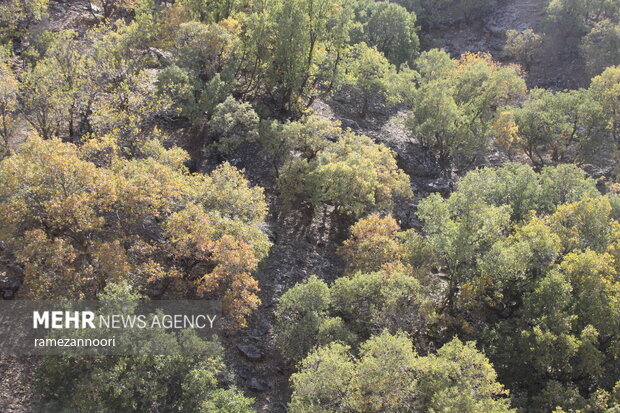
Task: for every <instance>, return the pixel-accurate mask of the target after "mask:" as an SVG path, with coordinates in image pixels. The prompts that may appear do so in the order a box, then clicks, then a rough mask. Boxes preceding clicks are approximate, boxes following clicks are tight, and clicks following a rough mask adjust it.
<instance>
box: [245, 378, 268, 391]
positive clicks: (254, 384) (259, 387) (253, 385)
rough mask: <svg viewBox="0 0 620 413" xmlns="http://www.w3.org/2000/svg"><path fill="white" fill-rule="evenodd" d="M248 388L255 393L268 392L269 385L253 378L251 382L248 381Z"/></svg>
mask: <svg viewBox="0 0 620 413" xmlns="http://www.w3.org/2000/svg"><path fill="white" fill-rule="evenodd" d="M247 387H248V389H250V390H252V391H255V392H264V391H267V390H268V387H267V385H266V384H265V383H263V382H262V381H261V380H259V379H257V378H256V377H252V378H250V380H248V382H247Z"/></svg>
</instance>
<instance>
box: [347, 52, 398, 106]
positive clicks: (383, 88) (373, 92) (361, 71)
mask: <svg viewBox="0 0 620 413" xmlns="http://www.w3.org/2000/svg"><path fill="white" fill-rule="evenodd" d="M352 55H353V56H352V57H351V62H350V63H349V65H348V68H347V69H348V72H349V75H350V77H351V80H350V82H351V83H352V84H353V86H354V87H355V88H357V89H358V90H359V92H360V94H361V95H362V96H361V99H360V100H361V105H360V109H359V113H360V116H361V117H363V118H365V117H366V115H367V114H368V108H369V104H370V102H371V100H373V99H381V98H386V97H387V92H388V85H387V81H388V74H389V73H390V71H393V70H394V69H393V68H392V67H391V66H390V64H389V63H388V61H387V59H386V58H385V57H384V56H383V54H381V52H379V51H378V50H377V49H375V48H371V47H368V46H367V45H366V43H360V44H358V45H356V46H355V48H354V49H353V52H352Z"/></svg>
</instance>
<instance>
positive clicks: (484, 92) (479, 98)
mask: <svg viewBox="0 0 620 413" xmlns="http://www.w3.org/2000/svg"><path fill="white" fill-rule="evenodd" d="M442 55H443V56H442ZM418 66H419V70H420V74H421V79H420V85H419V87H418V89H417V90H416V91H415V92H414V97H413V111H412V114H411V115H410V117H409V119H408V121H407V126H408V129H409V130H410V132H411V135H412V137H413V138H414V139H416V140H418V141H419V142H420V143H421V144H422V145H424V146H426V147H428V148H431V149H433V150H434V151H435V153H436V156H437V158H438V161H439V164H440V166H441V168H442V169H443V171H444V173H447V174H449V173H450V169H451V166H452V163H453V161H455V160H457V158H460V159H462V160H465V161H467V164H469V165H471V164H473V162H475V160H476V158H477V157H479V156H480V155H482V154H483V153H484V152H485V151H486V149H487V147H488V145H489V133H488V132H489V129H490V127H491V125H492V121H493V120H494V118H495V113H496V108H497V107H498V106H502V105H506V104H509V103H511V102H516V101H517V100H518V99H519V97H520V96H522V95H523V94H524V93H525V83H524V81H523V79H522V78H521V77H520V76H519V75H518V73H517V71H516V69H515V68H514V67H510V66H507V67H502V66H500V65H498V64H497V63H495V62H493V61H492V60H491V58H490V56H488V55H481V54H465V55H463V56H461V59H460V60H459V61H458V62H452V61H450V60H449V58H448V56H447V54H446V53H445V52H429V53H423V54H422V56H421V57H420V59H419V63H418Z"/></svg>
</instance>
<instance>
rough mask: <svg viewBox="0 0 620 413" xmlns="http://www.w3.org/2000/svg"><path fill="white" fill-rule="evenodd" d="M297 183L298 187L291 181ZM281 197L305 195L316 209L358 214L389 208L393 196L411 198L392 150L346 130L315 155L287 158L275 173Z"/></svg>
mask: <svg viewBox="0 0 620 413" xmlns="http://www.w3.org/2000/svg"><path fill="white" fill-rule="evenodd" d="M295 182H301V186H300V185H297V184H295ZM280 186H281V188H282V191H283V192H284V193H283V196H285V197H288V198H289V199H291V198H293V199H294V198H295V197H301V198H302V199H303V198H306V199H308V201H309V202H310V204H311V205H312V206H313V207H314V208H315V209H316V208H318V207H324V206H325V205H330V206H332V207H333V208H334V213H335V214H345V215H350V216H353V217H359V216H360V215H362V214H363V213H364V212H365V211H368V210H371V209H379V210H389V209H391V208H392V206H393V202H394V198H395V197H399V196H400V197H411V195H412V192H411V188H410V186H409V178H408V176H407V175H406V174H405V173H404V172H403V171H401V170H400V169H399V168H398V166H397V165H396V159H395V158H394V153H393V152H392V151H391V150H390V149H388V148H386V147H385V146H383V145H381V144H375V143H373V142H372V140H371V139H370V138H368V137H366V136H358V135H355V134H353V133H352V132H346V133H345V134H344V136H343V137H342V138H340V139H339V140H338V141H337V142H335V143H330V144H329V145H327V146H326V147H325V148H324V149H323V150H321V151H320V152H318V154H317V156H316V158H315V159H313V160H311V161H310V162H308V161H306V160H296V161H295V160H294V161H293V162H289V164H288V166H287V167H286V170H284V171H283V172H282V174H281V176H280Z"/></svg>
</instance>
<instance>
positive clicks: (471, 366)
mask: <svg viewBox="0 0 620 413" xmlns="http://www.w3.org/2000/svg"><path fill="white" fill-rule="evenodd" d="M496 380H497V375H496V374H495V371H494V370H493V367H492V366H491V364H490V363H489V361H488V360H487V359H486V357H484V355H482V354H481V353H479V352H478V351H477V350H476V349H475V347H474V346H473V345H472V343H468V344H463V343H462V342H460V341H459V340H458V339H455V340H453V341H451V342H450V343H448V344H446V345H445V346H443V347H442V348H441V349H440V350H439V351H438V352H437V354H436V355H430V356H425V357H420V356H418V355H417V354H416V353H415V351H414V350H413V348H412V345H411V341H410V340H409V339H408V338H407V337H406V336H404V335H401V334H398V335H391V334H388V333H382V334H380V335H376V336H373V337H372V338H370V339H369V340H368V341H366V342H365V343H363V344H362V345H361V347H360V356H359V358H358V359H354V358H353V357H352V356H351V355H350V353H349V348H348V347H346V346H343V345H342V344H339V343H333V344H331V345H329V346H326V347H322V348H319V349H317V350H316V351H314V352H313V353H311V354H310V355H309V356H308V357H307V358H306V359H305V360H304V361H303V362H302V363H301V365H300V371H299V372H297V373H294V374H293V376H292V377H291V381H292V384H293V396H292V399H291V403H290V404H289V408H290V410H291V411H292V412H309V411H312V412H319V411H345V412H397V411H411V412H426V411H442V410H443V411H461V412H512V411H514V410H513V409H511V408H510V407H509V404H508V402H507V400H506V399H505V398H503V397H504V396H505V395H506V392H505V390H504V389H503V386H502V385H501V384H499V383H498V382H497V381H496Z"/></svg>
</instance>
